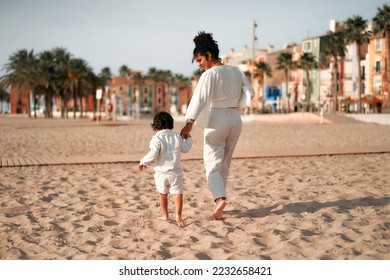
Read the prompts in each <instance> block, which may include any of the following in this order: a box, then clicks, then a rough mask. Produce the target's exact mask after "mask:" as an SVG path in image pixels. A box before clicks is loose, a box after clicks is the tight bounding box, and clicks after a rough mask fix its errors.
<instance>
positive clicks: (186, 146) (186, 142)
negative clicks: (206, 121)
mask: <svg viewBox="0 0 390 280" xmlns="http://www.w3.org/2000/svg"><path fill="white" fill-rule="evenodd" d="M191 147H192V137H191V135H190V134H188V137H187V138H186V139H182V141H181V151H182V153H187V152H188V151H189V150H190V149H191Z"/></svg>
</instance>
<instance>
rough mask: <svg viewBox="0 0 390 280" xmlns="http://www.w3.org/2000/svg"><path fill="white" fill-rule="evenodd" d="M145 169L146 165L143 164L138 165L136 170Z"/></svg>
mask: <svg viewBox="0 0 390 280" xmlns="http://www.w3.org/2000/svg"><path fill="white" fill-rule="evenodd" d="M145 169H146V165H145V164H140V165H138V171H142V170H145Z"/></svg>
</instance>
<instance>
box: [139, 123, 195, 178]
mask: <svg viewBox="0 0 390 280" xmlns="http://www.w3.org/2000/svg"><path fill="white" fill-rule="evenodd" d="M191 146H192V138H191V137H189V138H187V139H183V138H182V137H181V136H180V134H179V133H177V132H175V131H172V130H170V129H163V130H159V131H157V132H156V134H155V135H154V136H153V137H152V139H151V140H150V143H149V148H150V151H149V152H148V153H147V154H146V155H145V156H144V157H143V158H142V159H141V161H140V164H145V165H147V164H149V163H151V162H153V161H154V171H155V172H160V173H171V174H175V175H182V174H183V171H182V167H181V153H182V152H183V153H186V152H188V151H189V150H190V149H191Z"/></svg>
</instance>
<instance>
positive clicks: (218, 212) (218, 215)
mask: <svg viewBox="0 0 390 280" xmlns="http://www.w3.org/2000/svg"><path fill="white" fill-rule="evenodd" d="M216 203H217V205H216V206H215V211H214V215H213V218H214V220H222V212H223V209H224V208H225V206H226V201H225V200H224V199H222V198H219V199H217V201H216Z"/></svg>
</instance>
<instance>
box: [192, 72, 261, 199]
mask: <svg viewBox="0 0 390 280" xmlns="http://www.w3.org/2000/svg"><path fill="white" fill-rule="evenodd" d="M254 95H255V93H254V91H253V89H252V86H251V84H250V82H249V81H248V79H247V78H246V77H245V75H244V73H243V72H242V71H241V70H240V69H239V68H238V67H236V66H230V65H222V66H214V67H212V68H210V69H208V70H207V71H205V72H204V73H203V74H202V76H201V77H200V79H199V82H198V84H197V86H196V88H195V91H194V94H193V96H192V98H191V101H190V104H189V106H188V109H187V112H186V116H185V119H186V120H190V119H193V120H195V124H200V125H203V126H204V150H203V158H204V165H205V169H206V177H207V182H208V186H209V189H210V191H211V192H212V194H213V197H214V199H217V198H219V197H226V185H227V178H228V176H229V167H230V162H231V159H232V155H233V151H234V149H235V147H236V144H237V141H238V139H239V137H240V134H241V130H242V122H241V115H240V110H239V107H240V108H243V107H246V106H249V105H250V101H251V99H252V98H253V97H254Z"/></svg>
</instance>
